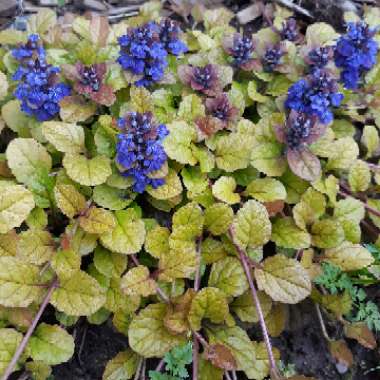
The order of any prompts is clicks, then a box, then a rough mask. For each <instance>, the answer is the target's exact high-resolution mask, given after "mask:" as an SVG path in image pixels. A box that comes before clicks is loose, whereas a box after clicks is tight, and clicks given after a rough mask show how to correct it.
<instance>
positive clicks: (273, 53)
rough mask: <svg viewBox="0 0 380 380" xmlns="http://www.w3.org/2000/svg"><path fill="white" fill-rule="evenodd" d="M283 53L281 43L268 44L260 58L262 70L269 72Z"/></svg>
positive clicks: (278, 61) (273, 68)
mask: <svg viewBox="0 0 380 380" xmlns="http://www.w3.org/2000/svg"><path fill="white" fill-rule="evenodd" d="M284 54H285V51H284V50H283V47H282V45H281V44H276V45H271V46H268V47H267V48H266V50H265V53H264V56H263V57H262V59H261V63H262V65H263V68H264V71H266V72H268V73H271V72H272V71H274V70H275V69H276V67H277V66H278V65H279V64H280V61H281V58H282V56H283V55H284Z"/></svg>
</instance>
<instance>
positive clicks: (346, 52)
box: [335, 22, 378, 89]
mask: <svg viewBox="0 0 380 380" xmlns="http://www.w3.org/2000/svg"><path fill="white" fill-rule="evenodd" d="M375 33H376V30H375V29H372V28H370V27H369V26H368V25H367V24H366V23H365V22H358V23H349V24H348V28H347V33H346V34H345V35H344V36H342V37H340V39H339V40H338V43H337V45H336V49H335V64H336V66H337V67H339V68H341V69H342V72H341V81H342V82H343V84H344V86H345V87H346V88H348V89H356V88H357V87H358V82H359V80H360V77H361V75H362V74H363V73H364V72H365V71H368V70H370V69H371V68H372V67H373V66H374V65H375V63H376V56H377V52H378V44H377V42H376V41H375V40H374V39H373V36H374V35H375Z"/></svg>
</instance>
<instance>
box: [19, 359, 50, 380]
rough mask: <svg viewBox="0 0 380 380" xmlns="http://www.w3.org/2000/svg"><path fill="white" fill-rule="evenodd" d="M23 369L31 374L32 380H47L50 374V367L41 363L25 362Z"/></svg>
mask: <svg viewBox="0 0 380 380" xmlns="http://www.w3.org/2000/svg"><path fill="white" fill-rule="evenodd" d="M25 369H26V370H27V371H28V372H29V373H30V374H31V376H32V378H33V380H47V379H49V376H50V375H51V373H52V369H51V367H50V366H49V365H47V364H45V363H43V362H34V361H30V362H26V363H25Z"/></svg>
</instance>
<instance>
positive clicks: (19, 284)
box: [0, 256, 43, 307]
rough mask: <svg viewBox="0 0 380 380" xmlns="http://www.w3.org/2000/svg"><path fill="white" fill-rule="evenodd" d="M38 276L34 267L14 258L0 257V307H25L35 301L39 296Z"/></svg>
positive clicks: (36, 268) (38, 269)
mask: <svg viewBox="0 0 380 380" xmlns="http://www.w3.org/2000/svg"><path fill="white" fill-rule="evenodd" d="M39 274H40V268H39V267H37V266H36V265H33V264H27V263H25V261H24V260H21V259H18V258H15V257H10V256H9V257H0V305H3V306H6V307H27V306H29V305H30V304H31V303H32V302H34V301H36V300H37V299H38V297H39V295H40V294H41V287H40V286H39V285H40V279H39ZM42 290H43V289H42Z"/></svg>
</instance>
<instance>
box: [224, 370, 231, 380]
mask: <svg viewBox="0 0 380 380" xmlns="http://www.w3.org/2000/svg"><path fill="white" fill-rule="evenodd" d="M224 374H225V375H226V379H227V380H232V377H231V376H230V374H229V373H228V372H227V371H226V372H224Z"/></svg>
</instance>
